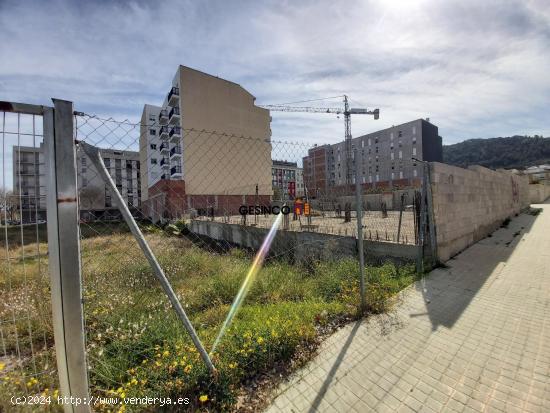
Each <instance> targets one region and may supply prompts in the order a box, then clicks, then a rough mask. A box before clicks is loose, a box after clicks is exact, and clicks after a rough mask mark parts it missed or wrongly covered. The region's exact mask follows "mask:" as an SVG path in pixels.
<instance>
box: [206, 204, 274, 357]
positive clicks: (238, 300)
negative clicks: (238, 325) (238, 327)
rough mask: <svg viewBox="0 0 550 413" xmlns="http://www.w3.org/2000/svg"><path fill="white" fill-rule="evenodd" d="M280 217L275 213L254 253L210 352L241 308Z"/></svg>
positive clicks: (271, 240)
mask: <svg viewBox="0 0 550 413" xmlns="http://www.w3.org/2000/svg"><path fill="white" fill-rule="evenodd" d="M282 217H283V214H278V215H277V218H275V221H273V225H272V226H271V229H270V230H269V232H268V233H267V235H266V237H265V239H264V242H263V243H262V247H261V248H260V249H259V250H258V252H257V253H256V256H255V257H254V262H253V263H252V265H251V266H250V269H249V270H248V273H247V274H246V277H245V279H244V281H243V283H242V285H241V288H240V289H239V293H238V294H237V296H236V297H235V299H234V300H233V303H232V304H231V308H230V309H229V313H228V314H227V317H226V318H225V321H224V322H223V325H222V328H221V330H220V332H219V333H218V337H216V341H214V345H213V346H212V350H211V351H210V354H212V353H214V351H215V350H216V347H217V346H218V344H219V342H220V341H221V339H222V337H223V335H224V334H225V332H226V330H227V329H228V328H229V326H230V325H231V322H232V321H233V318H234V317H235V315H236V314H237V312H238V311H239V309H240V308H241V305H242V303H243V301H244V299H245V297H246V295H247V294H248V291H249V290H250V287H251V286H252V283H253V282H254V280H255V278H256V275H258V272H259V271H260V269H261V268H262V264H263V263H264V259H265V257H266V255H267V253H268V251H269V248H270V247H271V243H272V242H273V239H274V238H275V234H276V233H277V230H278V229H279V225H280V224H281V220H282Z"/></svg>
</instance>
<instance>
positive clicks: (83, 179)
mask: <svg viewBox="0 0 550 413" xmlns="http://www.w3.org/2000/svg"><path fill="white" fill-rule="evenodd" d="M87 185H88V180H87V179H86V178H85V177H83V178H82V186H87Z"/></svg>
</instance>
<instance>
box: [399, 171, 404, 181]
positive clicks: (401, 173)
mask: <svg viewBox="0 0 550 413" xmlns="http://www.w3.org/2000/svg"><path fill="white" fill-rule="evenodd" d="M399 179H403V171H399Z"/></svg>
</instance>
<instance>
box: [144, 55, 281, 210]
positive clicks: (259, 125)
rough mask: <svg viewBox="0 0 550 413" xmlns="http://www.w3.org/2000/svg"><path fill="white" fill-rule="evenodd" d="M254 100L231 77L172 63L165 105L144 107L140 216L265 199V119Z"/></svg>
mask: <svg viewBox="0 0 550 413" xmlns="http://www.w3.org/2000/svg"><path fill="white" fill-rule="evenodd" d="M254 101H255V97H254V96H252V95H251V94H250V93H249V92H248V91H246V90H245V89H244V88H243V87H242V86H240V85H238V84H236V83H233V82H230V81H228V80H224V79H221V78H219V77H216V76H212V75H209V74H206V73H203V72H200V71H198V70H194V69H191V68H189V67H185V66H179V67H178V70H177V71H176V74H175V76H174V78H173V80H172V85H171V87H170V89H169V91H168V93H167V95H166V98H165V99H164V102H163V104H162V105H161V106H151V105H145V106H144V109H143V113H142V122H141V123H142V125H141V131H140V132H141V133H140V159H141V162H142V170H143V184H142V193H143V201H144V204H143V211H144V213H145V214H146V215H148V216H149V217H151V218H152V219H154V220H158V219H160V218H175V217H178V216H181V215H183V214H184V213H186V212H190V211H193V210H195V211H198V212H199V213H201V211H205V210H207V209H210V210H211V209H213V210H214V211H216V213H220V214H222V213H234V212H236V211H238V207H239V206H240V205H242V204H243V203H248V202H249V200H253V199H260V201H261V202H262V203H266V204H267V203H269V202H270V200H271V196H272V194H273V189H272V185H271V174H270V171H271V142H270V140H271V129H270V122H271V118H270V116H269V111H268V110H266V109H263V108H260V107H258V106H256V105H255V104H254ZM256 194H258V196H257V197H256Z"/></svg>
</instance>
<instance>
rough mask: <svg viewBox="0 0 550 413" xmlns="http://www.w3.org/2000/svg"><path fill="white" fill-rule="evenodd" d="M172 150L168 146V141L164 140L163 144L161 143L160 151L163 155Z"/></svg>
mask: <svg viewBox="0 0 550 413" xmlns="http://www.w3.org/2000/svg"><path fill="white" fill-rule="evenodd" d="M169 152H170V148H169V147H168V143H167V142H163V143H162V144H161V145H160V153H161V154H162V155H168V153H169Z"/></svg>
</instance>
